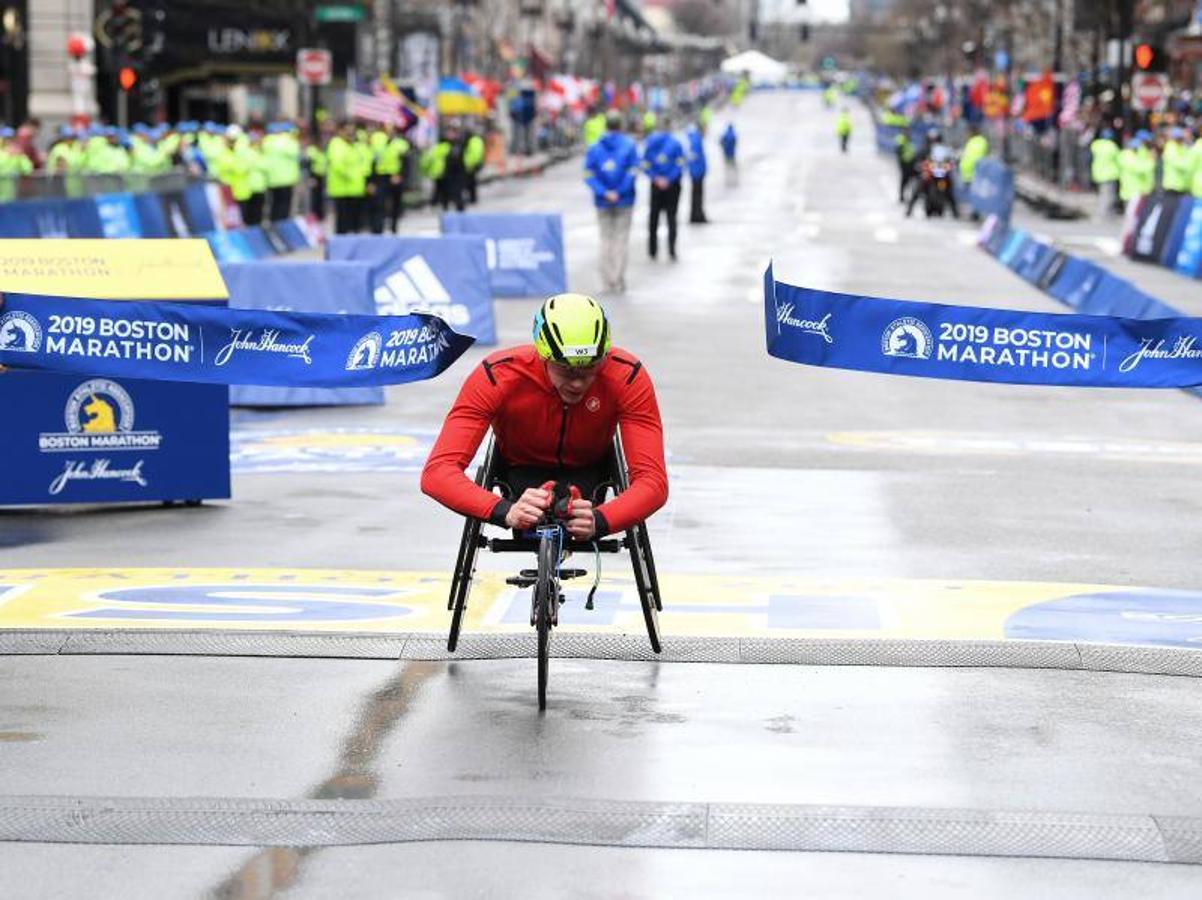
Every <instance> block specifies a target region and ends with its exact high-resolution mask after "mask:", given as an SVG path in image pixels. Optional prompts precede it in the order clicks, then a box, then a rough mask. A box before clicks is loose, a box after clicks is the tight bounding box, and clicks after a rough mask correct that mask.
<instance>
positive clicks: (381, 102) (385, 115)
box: [346, 83, 417, 131]
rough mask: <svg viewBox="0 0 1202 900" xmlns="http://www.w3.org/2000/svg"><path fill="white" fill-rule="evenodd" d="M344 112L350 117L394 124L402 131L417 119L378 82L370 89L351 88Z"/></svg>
mask: <svg viewBox="0 0 1202 900" xmlns="http://www.w3.org/2000/svg"><path fill="white" fill-rule="evenodd" d="M346 112H347V115H348V116H349V117H350V118H352V119H362V120H363V121H365V122H380V123H381V124H384V125H395V126H397V128H399V129H401V130H402V131H404V130H405V129H406V128H409V127H410V126H411V125H412V124H413V123H414V122H416V121H417V116H415V115H414V114H413V113H412V112H411V111H410V110H409V109H408V108H406V106H405V104H404V103H402V102H401V101H400V100H399V99H398V98H397V97H396V96H394V95H393V94H391V93H390V92H389V91H388V90H387V89H386V88H384V87H383V86H382V85H380V84H379V83H376V84H373V85H372V86H371V88H370V90H369V89H366V88H362V87H358V88H354V89H352V90H351V91H350V93H349V95H348V96H347V102H346Z"/></svg>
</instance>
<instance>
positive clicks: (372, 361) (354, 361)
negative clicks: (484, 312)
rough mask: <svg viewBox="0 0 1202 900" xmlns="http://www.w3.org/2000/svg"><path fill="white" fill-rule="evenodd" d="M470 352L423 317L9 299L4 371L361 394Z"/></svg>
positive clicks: (1, 336) (2, 337)
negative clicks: (341, 389) (356, 391)
mask: <svg viewBox="0 0 1202 900" xmlns="http://www.w3.org/2000/svg"><path fill="white" fill-rule="evenodd" d="M471 345H472V339H471V338H470V337H465V336H464V335H461V334H458V333H456V332H455V331H453V330H452V329H451V328H449V327H448V326H447V324H446V323H445V322H443V321H442V320H441V319H438V318H436V317H434V316H430V315H426V314H423V313H412V314H410V315H405V316H353V315H327V314H319V313H295V312H294V313H286V312H275V311H270V310H244V309H220V308H214V307H207V306H203V305H199V304H195V303H142V302H125V301H109V300H78V299H74V298H64V297H40V296H34V295H30V294H9V295H7V297H6V303H5V307H4V309H3V311H2V312H0V364H4V365H9V366H13V367H15V368H22V369H33V370H38V371H49V372H74V373H78V374H83V375H94V376H99V375H103V376H108V377H110V378H144V379H151V380H155V381H188V382H201V383H208V384H267V385H280V386H286V387H363V386H377V385H385V384H404V383H406V382H411V381H422V380H424V379H428V378H434V377H435V376H437V375H438V374H440V373H441V372H443V371H444V370H445V369H446V368H447V367H448V366H450V365H451V364H452V363H453V362H454V361H455V360H456V359H458V358H459V356H460V355H461V354H462V353H463V351H464V350H466V349H467V348H468V347H470V346H471Z"/></svg>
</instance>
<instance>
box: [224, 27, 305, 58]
mask: <svg viewBox="0 0 1202 900" xmlns="http://www.w3.org/2000/svg"><path fill="white" fill-rule="evenodd" d="M208 45H209V50H210V51H211V52H213V53H223V54H227V55H229V54H234V53H251V54H254V53H272V54H274V53H282V52H286V51H288V50H289V49H291V45H292V32H291V31H290V30H289V29H287V28H258V29H247V28H210V29H209V31H208Z"/></svg>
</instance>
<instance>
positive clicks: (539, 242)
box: [442, 213, 568, 297]
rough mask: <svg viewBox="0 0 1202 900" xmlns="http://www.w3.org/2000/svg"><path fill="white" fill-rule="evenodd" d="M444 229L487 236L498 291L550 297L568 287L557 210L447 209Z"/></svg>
mask: <svg viewBox="0 0 1202 900" xmlns="http://www.w3.org/2000/svg"><path fill="white" fill-rule="evenodd" d="M442 231H443V234H478V235H480V236H482V237H483V238H484V239H485V240H486V241H487V243H486V245H485V247H486V249H487V251H488V271H489V281H490V283H491V284H492V293H493V296H494V297H549V296H550V295H552V294H561V293H563V292H564V291H566V290H567V289H568V273H567V266H566V264H565V262H564V250H563V219H562V217H560V216H559V214H558V213H553V214H548V213H445V214H444V215H443V217H442Z"/></svg>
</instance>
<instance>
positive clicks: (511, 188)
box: [0, 95, 1202, 898]
mask: <svg viewBox="0 0 1202 900" xmlns="http://www.w3.org/2000/svg"><path fill="white" fill-rule="evenodd" d="M857 115H859V114H857ZM721 118H722V117H721V116H719V117H718V119H719V121H721ZM737 121H738V127H739V129H740V133H741V137H742V143H741V145H740V148H741V154H742V160H741V173H740V184H739V185H738V187H737V188H734V187H730V188H727V187H725V186H723V184H722V181H723V179H722V173H721V171H720V168H721V167H720V165H718V164H715V165H714V170H715V171H714V176H713V177H712V178H711V185H710V191H709V194H710V196H709V213H710V217H711V218H712V219H713V220H714V221H713V224H711V225H709V226H705V227H702V228H698V227H689V226H682V237H681V248H680V249H681V262H680V263H678V264H670V263H667V262H664V261H660V262H658V263H655V262H650V261H648V260H646V259H645V257H644V255H643V253H642V252H641V246H642V235H643V230H642V223H643V222H644V221H645V217H646V208H645V204H644V205H642V206H640V209H639V212H638V214H637V216H636V225H635V231H634V239H633V242H632V267H631V272H630V276H629V278H628V281H629V282H630V285H631V290H630V292H629V293H628V294H627V295H625V296H621V297H612V298H610V297H603V298H602V299H603V300H604V301H605V302H606V303H607V307H608V309H609V311H610V315H611V318H612V319H613V322H614V330H615V334H616V339H617V342H618V343H619V344H620V345H622V346H626V347H628V348H630V349H631V350H632V351H634V352H636V353H637V354H639V355H640V356H641V357H642V358H643V359H644V360H645V361H646V363H647V365H648V367H649V368H650V371H651V372H652V374H653V376H654V377H655V380H656V384H657V388H658V391H659V397H660V404H661V407H662V409H663V413H664V419H665V425H666V429H667V441H668V446H669V452H670V461H671V466H672V479H673V495H672V500H671V502H670V505H669V507H668V508H667V509H665V510H664V511H663V512H662V513H661V514H660V515H659V516H658V517H657V518H656V519H655V520H654V521H653V525H652V534H653V538H654V540H655V542H656V551H657V559H658V561H659V566H660V568H661V570H663V571H671V572H694V573H713V574H725V575H730V574H736V575H737V574H748V575H751V574H757V575H758V574H768V575H785V574H790V575H807V576H822V577H830V578H834V579H838V578H850V577H856V576H860V577H862V576H881V577H891V578H965V579H1003V580H1015V581H1058V582H1086V583H1107V584H1115V585H1132V586H1154V587H1162V588H1182V589H1189V588H1193V587H1194V586H1195V585H1196V582H1197V565H1196V562H1195V556H1196V549H1197V547H1198V546H1199V537H1200V535H1199V528H1198V524H1197V523H1198V517H1197V515H1196V514H1197V512H1198V509H1199V495H1198V492H1197V490H1196V488H1195V487H1194V478H1193V476H1194V473H1195V472H1196V471H1197V466H1198V464H1199V463H1200V462H1202V407H1200V406H1199V402H1198V400H1196V399H1194V398H1191V397H1188V396H1186V395H1185V394H1182V393H1178V392H1151V391H1148V392H1117V391H1081V390H1077V391H1074V390H1067V389H1051V388H1044V389H1038V388H1018V387H1007V386H998V385H978V384H967V383H965V384H959V383H955V382H942V381H927V380H917V379H902V378H887V377H884V376H873V375H867V374H859V373H851V372H841V371H835V370H817V369H807V368H802V367H798V366H793V365H789V364H786V363H783V362H778V361H774V360H771V359H769V358H768V357H767V356H766V355H765V353H764V350H763V337H762V335H763V331H762V329H763V324H762V319H761V316H762V313H761V305H760V304H761V302H762V301H761V296H760V290H761V278H762V273H763V269H764V267H765V266H766V264H767V262H768V260H769V259H770V258H771V259H773V260H774V263H775V267H776V273H777V277H778V278H780V279H781V280H784V281H787V282H789V283H793V284H801V285H806V286H812V287H819V288H828V289H834V290H842V291H849V292H862V293H868V294H877V295H881V296H891V297H897V298H912V299H922V300H935V301H944V302H961V303H971V304H975V305H982V306H998V307H1011V308H1017V309H1031V310H1044V311H1056V307H1054V306H1053V305H1052V301H1050V300H1048V299H1047V298H1045V297H1043V296H1042V295H1041V294H1039V293H1038V292H1037V291H1036V290H1035V289H1034V288H1033V287H1031V286H1029V285H1027V284H1025V283H1024V282H1022V281H1021V280H1020V279H1018V278H1017V277H1016V276H1014V275H1013V274H1012V273H1010V272H1008V271H1007V270H1005V269H1004V268H1003V267H1001V266H1000V265H998V264H997V263H996V262H995V261H993V260H991V259H989V258H988V257H987V256H986V255H985V254H984V253H982V252H981V251H979V250H978V249H976V248H975V247H974V246H972V244H971V238H972V232H971V230H970V229H969V228H968V227H967V226H965V225H963V224H957V223H952V222H947V221H935V222H925V221H922V220H917V219H916V220H905V219H904V218H902V216H901V213H900V210H899V209H898V207H897V205H896V204H895V203H894V202H893V190H894V183H893V167H892V163H891V161H890V160H889V159H887V158H881V157H878V156H877V155H876V154H875V152H874V150H873V148H872V141H871V135H870V133H869V131H868V125H867V120H866V119H865V118H864V117H863V116H862V115H860V116H859V118H858V119H857V122H858V130H857V133H856V135H855V138H854V140H853V145H852V152H851V154H849V155H848V156H847V157H841V156H839V154H838V153H837V149H836V144H835V138H834V135H833V120H832V119H831V118H830V117H829V116H827V115H825V114H823V113H821V112H820V110H819V104H818V101H817V99H816V98H815V97H812V96H810V95H772V96H763V95H761V96H756V97H753V98H752V100H751V101H750V102H749V103H748V105H747V106H746V108H745V109H744V110H743V111H741V112H740V114H739V118H738V120H737ZM714 149H715V151H716V148H714ZM713 155H716V153H714V154H713ZM644 194H645V192H644ZM483 203H484V206H485V207H486V208H488V209H498V210H501V209H508V210H524V209H544V210H546V209H553V210H562V211H563V213H564V218H565V235H566V240H567V250H568V262H569V272H570V283H571V285H572V287H573V288H574V289H577V290H585V291H590V290H593V289H594V288H595V287H596V286H597V283H598V277H597V274H596V251H595V247H594V241H595V224H594V221H593V217H592V212H591V210H590V209H589V208H588V206H587V200H586V196H585V189H584V188H583V186H582V184H581V183H580V175H579V171H578V168H577V164H576V162H575V161H573V162H569V163H566V164H564V165H561V166H558V167H555V168H553V169H552V170H550V171H549V172H548V173H547V174H546V175H545V176H543V177H541V178H537V179H525V180H520V181H514V182H504V183H501V184H498V185H494V186H491V187H489V188H488V189H486V190H485V191H484V193H483ZM406 227H407V228H408V229H411V230H419V229H422V228H429V229H432V228H434V227H435V223H434V220H433V218H432V217H430V216H428V215H423V216H415V217H413V218H412V219H411V220H409V222H408V223H407V225H406ZM1074 233H1076V234H1084V233H1085V231H1083V230H1082V229H1081V228H1080V227H1078V229H1077V231H1076V232H1074ZM1136 275H1139V273H1138V272H1137V273H1136ZM1156 277H1160V276H1156ZM534 306H535V301H533V300H531V301H498V303H497V314H498V317H499V333H500V336H501V341H502V343H503V344H504V343H517V342H520V341H523V340H524V339H525V338H526V336H527V329H528V327H529V319H530V316H531V314H532V311H533V309H534ZM483 352H486V350H485V349H481V350H480V351H473V352H472V354H471V355H470V357H469V359H468V360H465V361H464V362H463V363H461V364H460V365H459V366H458V367H456V368H455V369H453V370H452V371H451V372H450V373H448V374H447V375H446V376H444V377H443V378H441V379H440V380H438V381H436V382H434V383H430V384H422V385H416V386H406V387H400V388H397V389H393V390H391V391H390V393H389V403H388V404H387V405H386V406H384V407H378V408H363V409H338V410H309V411H297V412H285V413H280V412H269V413H256V412H247V411H238V412H235V414H234V421H233V427H234V428H235V429H237V430H244V431H254V430H257V429H262V430H269V429H281V428H288V429H303V428H334V427H345V428H390V429H392V428H395V429H434V428H437V426H438V424H439V422H440V420H441V416H442V414H443V413H444V412H445V410H446V408H447V406H448V405H449V402H450V399H451V398H452V396H453V395H454V393H455V391H456V389H457V385H458V380H459V378H460V377H461V376H462V374H464V373H465V372H466V371H467V365H468V363H470V362H471V361H472V360H474V359H476V358H478V357H479V356H480V355H481V354H482V353H483ZM1149 447H1150V448H1151V451H1149V449H1148V448H1149ZM1157 448H1160V450H1161V451H1162V452H1157ZM1166 448H1167V449H1166ZM1170 450H1171V452H1169V451H1170ZM234 492H235V499H234V500H233V501H231V502H229V503H219V504H211V505H208V506H206V507H204V508H201V509H198V510H161V509H141V510H122V511H111V510H90V511H81V512H64V511H54V512H44V511H30V510H23V511H17V512H5V513H0V569H5V568H30V567H67V566H127V567H135V566H149V565H156V566H223V567H232V566H245V567H284V568H288V567H313V566H322V567H330V568H334V567H338V568H348V569H415V570H433V571H442V570H446V569H448V568H449V566H450V564H451V560H452V557H453V554H454V548H455V544H456V542H457V540H458V534H459V527H460V524H459V522H458V521H457V520H456V518H455V517H454V516H452V515H450V514H449V513H446V512H445V511H443V510H440V509H438V508H435V507H434V506H433V505H432V504H430V503H429V502H428V501H426V500H425V499H424V498H422V497H421V496H420V494H419V492H418V491H417V479H416V473H414V472H411V471H410V472H388V473H381V472H361V473H350V474H347V473H341V474H304V475H289V474H244V475H239V476H237V477H236V478H235V484H234ZM731 600H732V603H737V602H739V598H736V597H732V598H731ZM667 618H668V613H666V614H665V621H667ZM0 670H2V672H3V674H2V679H3V683H4V684H6V685H7V686H8V689H7V690H6V691H4V693H3V696H2V698H0V795H3V796H9V795H20V794H42V795H61V796H84V797H87V796H117V797H171V798H183V797H258V798H278V799H285V800H286V799H296V798H306V797H308V798H313V797H348V798H375V799H388V798H397V797H414V796H423V797H427V796H441V795H449V794H456V795H469V796H473V795H475V796H508V797H515V796H516V797H532V798H538V797H547V796H571V797H586V798H596V799H607V800H621V799H653V800H663V801H674V802H686V801H704V802H715V801H732V802H788V803H827V804H835V805H838V804H864V805H870V806H894V805H901V806H904V805H910V804H913V805H927V806H937V807H957V806H960V807H980V808H984V809H1015V810H1051V811H1081V812H1094V813H1106V814H1118V813H1158V814H1171V815H1198V814H1200V813H1202V802H1200V801H1199V800H1198V793H1197V791H1196V790H1195V788H1194V786H1195V785H1196V784H1197V783H1198V781H1199V776H1200V775H1202V763H1200V761H1199V759H1198V755H1197V752H1196V747H1197V746H1198V741H1199V738H1202V708H1200V705H1199V702H1198V700H1197V691H1196V688H1195V686H1194V682H1193V681H1192V679H1165V678H1151V677H1147V676H1135V675H1099V674H1093V673H1064V672H1036V671H993V670H964V671H946V670H925V669H906V670H874V669H813V668H805V667H796V668H788V669H778V668H775V667H772V668H762V669H761V668H754V667H734V666H718V665H707V664H698V665H656V664H646V663H599V662H585V661H572V662H568V661H562V662H561V661H557V662H556V663H555V678H556V681H555V686H556V691H557V695H556V702H554V703H553V705H552V709H551V711H550V712H549V714H548V716H547V717H546V718H545V719H539V718H537V716H536V715H535V714H534V713H533V711H532V704H531V702H530V696H529V695H530V691H531V688H532V682H533V668H532V665H531V664H530V663H529V662H527V661H516V662H514V661H510V662H470V663H456V664H451V665H448V664H445V663H404V664H396V663H387V662H380V661H333V660H306V659H277V660H258V659H256V660H241V659H236V658H234V659H203V658H196V659H183V658H167V657H135V656H131V657H111V656H110V657H93V658H86V659H69V658H64V657H29V658H21V657H5V658H0ZM132 885H136V886H137V887H136V888H134V887H131V886H132ZM1135 885H1138V889H1139V891H1140V893H1141V894H1142V895H1144V896H1147V897H1149V898H1151V897H1166V898H1168V897H1187V896H1196V895H1197V893H1198V892H1199V890H1202V876H1200V875H1199V874H1198V872H1197V870H1195V869H1193V868H1190V867H1176V866H1157V867H1151V866H1148V865H1140V864H1134V863H1098V862H1089V863H1087V862H1081V861H1071V860H1038V861H1036V860H1004V859H974V858H951V857H890V856H885V857H882V856H871V855H865V854H860V855H856V854H805V855H803V854H781V853H777V854H770V853H762V852H748V853H732V852H729V851H686V850H636V849H627V848H614V847H609V848H599V849H587V848H578V847H562V846H544V845H515V844H505V843H488V842H484V843H466V842H464V843H456V842H452V843H445V844H428V845H423V844H416V845H392V846H379V847H356V848H319V849H306V848H283V849H280V848H275V849H264V850H256V849H254V848H245V847H164V848H152V847H124V846H111V847H106V846H77V845H52V844H14V843H3V844H0V895H3V896H30V897H43V896H46V897H51V896H62V897H67V896H78V895H80V893H81V892H84V893H88V894H90V895H91V896H97V897H109V896H112V897H117V896H131V895H134V894H137V895H144V896H155V897H192V896H219V897H231V898H234V897H236V898H266V897H277V896H278V897H332V896H389V897H396V896H421V897H435V896H446V897H464V896H482V897H483V896H512V895H513V894H514V893H516V892H519V891H520V892H521V893H523V894H527V895H533V896H548V897H551V896H556V897H558V896H578V897H610V896H632V897H634V896H639V897H642V896H646V897H660V896H672V895H680V894H686V893H689V894H696V895H699V896H752V895H755V896H769V895H780V896H795V895H796V893H797V892H798V890H800V889H802V887H803V886H804V888H805V889H806V890H807V893H813V894H814V895H815V896H834V897H841V896H848V897H852V896H864V895H866V894H873V895H876V896H891V897H911V896H913V897H924V898H930V897H962V896H979V897H994V896H996V897H1002V896H1005V897H1013V896H1034V895H1036V894H1042V893H1050V892H1052V891H1053V890H1054V892H1055V894H1056V895H1057V896H1060V897H1081V898H1086V897H1091V898H1092V897H1116V898H1118V897H1128V896H1131V895H1132V893H1133V892H1134V890H1135Z"/></svg>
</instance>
